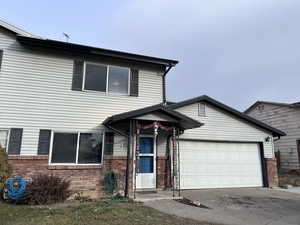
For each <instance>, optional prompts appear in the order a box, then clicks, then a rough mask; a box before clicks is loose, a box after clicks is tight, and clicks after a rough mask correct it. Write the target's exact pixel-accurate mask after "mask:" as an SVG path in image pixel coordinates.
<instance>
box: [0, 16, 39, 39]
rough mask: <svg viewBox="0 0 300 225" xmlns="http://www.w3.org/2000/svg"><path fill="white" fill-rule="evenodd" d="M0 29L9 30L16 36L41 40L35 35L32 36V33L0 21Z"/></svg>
mask: <svg viewBox="0 0 300 225" xmlns="http://www.w3.org/2000/svg"><path fill="white" fill-rule="evenodd" d="M0 27H3V28H5V29H6V30H9V31H11V32H13V33H15V34H17V35H22V36H26V37H35V38H41V37H39V36H37V35H34V34H32V33H29V32H27V31H25V30H23V29H21V28H19V27H17V26H15V25H13V24H11V23H8V22H5V21H4V20H1V19H0Z"/></svg>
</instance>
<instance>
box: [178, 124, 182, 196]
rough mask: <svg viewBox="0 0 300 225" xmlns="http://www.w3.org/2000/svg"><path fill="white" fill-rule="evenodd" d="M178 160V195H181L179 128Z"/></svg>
mask: <svg viewBox="0 0 300 225" xmlns="http://www.w3.org/2000/svg"><path fill="white" fill-rule="evenodd" d="M177 162H178V165H177V166H178V196H179V197H180V195H181V193H180V191H181V190H180V148H179V130H177Z"/></svg>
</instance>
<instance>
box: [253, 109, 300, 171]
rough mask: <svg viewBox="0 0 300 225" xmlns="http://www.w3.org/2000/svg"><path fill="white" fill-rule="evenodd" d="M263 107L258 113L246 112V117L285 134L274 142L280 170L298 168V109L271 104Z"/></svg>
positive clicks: (299, 125) (299, 131)
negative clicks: (277, 152)
mask: <svg viewBox="0 0 300 225" xmlns="http://www.w3.org/2000/svg"><path fill="white" fill-rule="evenodd" d="M263 105H264V110H262V111H260V110H257V109H256V108H253V109H252V110H251V111H249V112H248V115H249V116H252V117H254V118H256V119H258V120H261V121H263V122H265V123H267V124H269V125H271V126H273V127H275V128H277V129H280V130H282V131H284V132H285V133H286V134H287V136H284V137H281V138H280V140H278V141H275V142H274V146H275V151H280V159H281V167H282V168H288V169H297V168H299V159H298V153H297V140H299V139H300V108H291V107H289V106H279V105H272V104H263Z"/></svg>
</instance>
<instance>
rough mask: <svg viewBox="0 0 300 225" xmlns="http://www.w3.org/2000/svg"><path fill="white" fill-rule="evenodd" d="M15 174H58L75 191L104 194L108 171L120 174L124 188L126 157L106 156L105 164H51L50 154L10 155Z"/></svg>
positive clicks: (26, 175)
mask: <svg viewBox="0 0 300 225" xmlns="http://www.w3.org/2000/svg"><path fill="white" fill-rule="evenodd" d="M9 164H10V165H11V167H12V169H13V175H15V176H24V177H32V176H33V175H34V174H37V173H47V174H56V175H59V176H61V177H64V178H66V179H69V180H71V188H72V190H73V191H74V192H83V193H84V194H86V195H89V196H91V197H99V196H103V195H104V191H103V180H104V176H105V173H106V172H107V171H111V170H112V171H114V172H115V173H117V174H118V177H119V179H118V181H119V188H120V189H121V190H124V182H125V171H126V157H106V158H105V159H104V164H103V165H96V166H94V165H91V166H49V165H48V156H9Z"/></svg>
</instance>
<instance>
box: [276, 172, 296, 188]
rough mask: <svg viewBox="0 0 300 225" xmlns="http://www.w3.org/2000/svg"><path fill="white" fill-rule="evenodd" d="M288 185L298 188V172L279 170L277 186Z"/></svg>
mask: <svg viewBox="0 0 300 225" xmlns="http://www.w3.org/2000/svg"><path fill="white" fill-rule="evenodd" d="M288 184H291V185H293V186H295V187H300V170H284V169H281V170H279V186H281V187H283V186H285V185H288Z"/></svg>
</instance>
